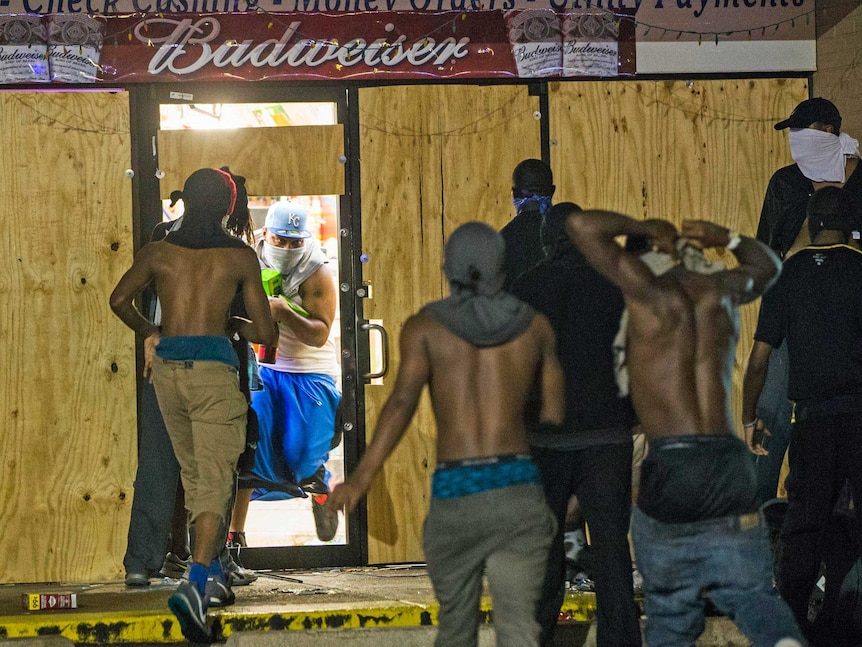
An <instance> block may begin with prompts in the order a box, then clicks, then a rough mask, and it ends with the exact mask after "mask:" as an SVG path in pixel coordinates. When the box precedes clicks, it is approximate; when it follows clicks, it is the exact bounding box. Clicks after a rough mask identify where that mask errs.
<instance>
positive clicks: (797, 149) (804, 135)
mask: <svg viewBox="0 0 862 647" xmlns="http://www.w3.org/2000/svg"><path fill="white" fill-rule="evenodd" d="M788 137H789V139H790V155H791V157H793V161H794V162H796V164H797V165H798V166H799V170H800V171H802V174H803V175H804V176H805V177H807V178H808V179H809V180H811V181H812V182H844V163H845V161H846V157H845V156H848V155H849V156H852V157H859V142H858V141H856V140H855V139H853V138H852V137H851V136H850V135H848V134H847V133H841V134H840V135H833V134H832V133H827V132H825V131H822V130H815V129H814V128H800V129H798V130H796V129H791V130H790V134H789V135H788Z"/></svg>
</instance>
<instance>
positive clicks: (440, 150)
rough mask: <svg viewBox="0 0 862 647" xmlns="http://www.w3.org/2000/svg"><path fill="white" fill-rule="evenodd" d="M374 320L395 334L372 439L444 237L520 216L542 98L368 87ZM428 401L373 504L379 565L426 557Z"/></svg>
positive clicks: (432, 451) (430, 289) (466, 89)
mask: <svg viewBox="0 0 862 647" xmlns="http://www.w3.org/2000/svg"><path fill="white" fill-rule="evenodd" d="M359 97H360V101H359V110H360V138H361V143H360V145H361V150H360V153H361V158H362V165H361V177H362V241H363V242H362V251H363V252H364V253H366V254H368V257H369V262H368V263H367V264H365V265H364V266H363V279H364V280H367V281H370V282H371V284H372V286H373V294H374V298H373V299H371V300H369V301H366V302H365V317H366V318H369V319H372V318H373V319H382V320H383V323H384V325H385V326H386V328H387V329H388V330H389V333H390V337H391V340H392V341H391V345H392V348H391V353H390V354H391V366H392V373H390V375H389V377H388V378H387V379H386V380H384V384H383V385H382V386H369V387H367V388H366V423H367V425H368V430H367V436H368V439H369V440H370V439H371V436H372V430H373V425H374V422H375V421H376V419H377V416H378V415H379V412H380V409H381V407H382V405H383V402H384V401H385V399H386V397H388V395H389V393H390V392H391V386H392V382H393V381H394V375H395V371H397V368H398V350H397V347H396V346H397V338H398V334H399V332H400V329H401V326H402V325H403V323H404V321H405V320H406V319H407V317H408V316H409V315H411V314H413V313H415V312H416V311H417V310H418V309H419V308H420V307H421V306H422V305H424V304H425V303H427V302H428V301H431V300H434V299H439V298H442V297H443V296H445V295H447V294H448V288H447V287H446V285H445V281H444V279H443V275H442V271H441V265H442V260H443V245H444V243H445V240H446V237H447V236H448V234H449V233H451V231H453V230H454V229H455V228H456V227H457V226H458V225H460V224H461V223H463V222H466V221H468V220H482V221H485V222H488V223H490V224H492V225H493V226H494V227H497V228H499V227H501V226H502V225H504V224H505V223H506V222H507V221H508V220H509V218H511V216H512V215H513V213H512V205H511V175H512V169H513V168H514V166H515V165H516V164H517V163H518V162H520V161H521V160H522V159H524V158H527V157H540V155H541V152H540V139H539V122H538V121H537V120H536V119H535V116H534V113H535V111H536V110H537V109H538V99H537V98H535V97H530V96H529V95H528V92H527V89H526V88H525V87H523V86H521V87H517V86H515V87H511V86H510V87H503V86H496V87H494V86H492V87H477V86H456V85H451V86H435V85H426V86H412V87H385V88H366V89H362V90H360V95H359ZM435 443H436V430H435V427H434V420H433V416H432V413H431V409H430V403H429V401H428V399H427V395H425V396H423V399H422V402H421V404H420V407H419V410H418V412H417V414H416V416H415V417H414V420H413V422H412V424H411V425H410V428H409V429H408V430H407V432H406V434H405V436H404V439H403V440H402V442H401V444H400V446H399V447H398V448H397V449H396V450H395V452H394V453H393V454H392V456H391V457H390V459H389V461H388V462H387V464H386V467H385V468H384V471H383V473H382V474H381V476H380V477H379V478H378V479H377V480H376V481H375V483H374V485H373V487H372V489H371V491H370V493H369V496H368V539H369V548H368V555H369V561H370V562H371V563H384V562H404V561H416V560H419V561H421V560H423V559H424V555H423V551H422V522H423V520H424V517H425V514H426V512H427V508H428V503H429V495H430V478H431V474H432V473H433V471H434V467H435V464H436V448H435Z"/></svg>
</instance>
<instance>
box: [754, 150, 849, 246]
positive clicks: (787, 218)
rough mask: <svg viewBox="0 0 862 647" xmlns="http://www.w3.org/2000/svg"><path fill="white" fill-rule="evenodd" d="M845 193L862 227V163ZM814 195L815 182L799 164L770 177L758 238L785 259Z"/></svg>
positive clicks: (846, 185) (778, 171) (780, 170)
mask: <svg viewBox="0 0 862 647" xmlns="http://www.w3.org/2000/svg"><path fill="white" fill-rule="evenodd" d="M844 192H845V193H846V194H847V196H848V197H849V198H850V202H851V204H852V205H853V208H854V211H855V212H856V218H857V220H858V221H859V226H862V163H859V164H857V166H856V169H855V170H854V171H853V174H852V175H851V176H850V177H849V178H848V180H847V183H846V184H845V185H844ZM812 195H814V185H813V184H812V182H811V180H809V179H808V178H807V177H805V176H804V175H803V174H802V171H800V170H799V167H798V166H797V165H796V164H791V165H790V166H785V167H784V168H780V169H778V170H777V171H776V172H775V173H774V174H773V175H772V177H771V178H770V179H769V186H767V188H766V195H765V196H764V198H763V207H762V209H761V211H760V222H759V223H758V226H757V240H759V241H760V242H762V243H765V244H766V245H768V246H769V247H770V248H772V250H773V251H775V252H777V253H778V255H779V256H781V257H782V258H783V257H784V255H785V254H786V253H787V251H788V250H789V249H790V247H791V246H792V245H793V243H794V241H795V240H796V236H797V235H798V234H799V230H800V229H801V228H802V224H803V223H804V222H805V218H806V213H805V210H806V208H807V207H808V200H809V198H810V197H811V196H812Z"/></svg>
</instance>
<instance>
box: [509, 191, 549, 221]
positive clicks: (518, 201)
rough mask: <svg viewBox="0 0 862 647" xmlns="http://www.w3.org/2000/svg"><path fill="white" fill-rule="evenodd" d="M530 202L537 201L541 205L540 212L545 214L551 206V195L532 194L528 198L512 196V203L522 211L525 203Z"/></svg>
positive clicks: (517, 209) (516, 208)
mask: <svg viewBox="0 0 862 647" xmlns="http://www.w3.org/2000/svg"><path fill="white" fill-rule="evenodd" d="M529 202H535V203H536V204H537V205H539V214H540V215H542V216H544V215H545V213H547V211H548V209H550V208H551V196H548V195H531V196H529V197H527V198H512V204H513V205H514V206H515V211H516V212H518V213H520V212H521V209H523V208H524V205H525V204H527V203H529Z"/></svg>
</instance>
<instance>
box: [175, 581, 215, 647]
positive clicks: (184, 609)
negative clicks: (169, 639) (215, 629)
mask: <svg viewBox="0 0 862 647" xmlns="http://www.w3.org/2000/svg"><path fill="white" fill-rule="evenodd" d="M168 606H169V607H170V609H171V611H173V614H174V615H175V616H176V617H177V620H179V622H180V629H181V630H182V632H183V636H185V637H186V638H187V639H188V640H189V642H193V643H207V644H208V643H211V642H212V633H211V632H210V628H209V625H207V608H206V603H205V602H204V600H203V598H201V594H200V593H198V589H197V587H196V586H195V585H194V584H192V583H191V582H188V581H183V582H182V583H181V584H180V585H179V586H178V587H177V590H176V591H174V594H173V595H172V596H171V597H169V598H168Z"/></svg>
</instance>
